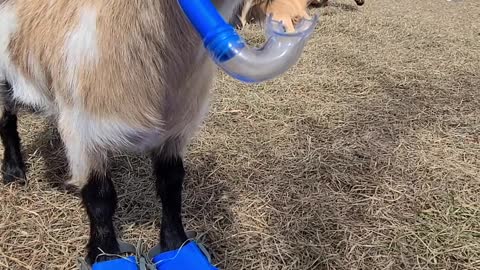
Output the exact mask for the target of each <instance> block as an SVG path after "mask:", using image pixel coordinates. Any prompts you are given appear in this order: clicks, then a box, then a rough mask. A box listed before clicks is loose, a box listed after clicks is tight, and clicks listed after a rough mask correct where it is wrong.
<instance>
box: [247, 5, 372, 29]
mask: <svg viewBox="0 0 480 270" xmlns="http://www.w3.org/2000/svg"><path fill="white" fill-rule="evenodd" d="M327 2H328V0H244V1H243V7H242V9H241V13H240V15H239V16H238V18H239V20H240V24H241V26H245V25H246V24H247V16H248V14H249V13H250V11H251V10H252V9H256V10H258V11H260V13H262V14H264V15H268V14H271V15H272V17H273V19H274V20H277V21H282V22H283V23H284V24H285V28H286V30H287V32H293V31H295V28H294V24H295V23H296V22H298V21H299V19H302V18H306V19H309V18H310V16H309V15H308V13H307V8H308V7H309V6H310V5H315V6H321V5H325V4H326V3H327ZM355 2H356V3H357V5H359V6H361V5H363V4H364V3H365V0H355Z"/></svg>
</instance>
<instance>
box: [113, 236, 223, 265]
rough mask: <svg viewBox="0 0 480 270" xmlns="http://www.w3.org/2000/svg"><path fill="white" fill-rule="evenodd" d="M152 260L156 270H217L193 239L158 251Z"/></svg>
mask: <svg viewBox="0 0 480 270" xmlns="http://www.w3.org/2000/svg"><path fill="white" fill-rule="evenodd" d="M152 261H153V263H155V265H156V267H157V270H218V269H217V268H216V267H214V266H213V265H212V264H211V263H210V262H209V261H208V258H207V257H206V256H205V254H204V253H203V252H202V250H201V249H200V248H199V247H198V245H197V243H195V242H193V241H192V242H190V243H188V244H186V245H184V246H183V247H182V248H180V249H177V250H172V251H167V252H164V253H160V254H159V255H157V256H155V257H154V258H153V260H152ZM122 270H123V269H122Z"/></svg>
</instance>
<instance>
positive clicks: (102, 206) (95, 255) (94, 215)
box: [59, 115, 120, 264]
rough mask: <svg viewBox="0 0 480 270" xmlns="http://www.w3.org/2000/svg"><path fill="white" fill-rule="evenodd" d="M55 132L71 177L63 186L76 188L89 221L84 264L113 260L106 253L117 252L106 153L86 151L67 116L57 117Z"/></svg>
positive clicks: (114, 201) (112, 190)
mask: <svg viewBox="0 0 480 270" xmlns="http://www.w3.org/2000/svg"><path fill="white" fill-rule="evenodd" d="M59 131H60V134H61V137H62V140H63V142H64V144H65V148H66V154H67V158H68V162H69V167H70V173H71V177H72V178H71V180H70V181H69V182H68V183H67V185H69V186H71V187H72V186H74V187H76V188H77V189H80V194H81V197H82V202H83V205H84V207H85V209H86V211H87V214H88V218H89V221H90V238H89V241H88V245H87V252H88V254H87V261H88V262H89V263H90V264H93V263H95V262H100V261H105V260H110V259H113V258H115V256H108V255H106V254H112V255H114V254H118V253H119V252H120V250H119V245H118V242H117V236H116V233H115V229H114V226H113V216H114V214H115V210H116V208H117V194H116V191H115V188H114V186H113V182H112V179H111V177H110V171H109V168H108V165H107V157H106V153H101V152H98V151H89V150H88V148H87V147H88V146H89V145H88V143H87V142H86V141H85V140H84V138H82V136H81V135H80V134H79V133H80V131H79V127H77V126H75V121H74V119H73V118H71V117H70V116H69V115H63V116H61V117H60V120H59ZM102 254H103V255H102ZM101 255H102V256H101Z"/></svg>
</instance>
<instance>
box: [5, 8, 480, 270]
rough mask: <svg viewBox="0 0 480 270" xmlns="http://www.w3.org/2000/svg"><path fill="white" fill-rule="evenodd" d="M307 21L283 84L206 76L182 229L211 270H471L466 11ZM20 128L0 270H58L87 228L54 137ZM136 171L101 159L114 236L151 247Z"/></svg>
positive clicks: (474, 245) (328, 15) (478, 215)
mask: <svg viewBox="0 0 480 270" xmlns="http://www.w3.org/2000/svg"><path fill="white" fill-rule="evenodd" d="M314 12H318V13H321V14H322V15H323V16H322V17H321V18H322V24H321V26H319V27H318V29H317V33H316V35H315V37H314V40H313V41H312V42H311V43H310V45H309V47H308V49H307V52H306V53H305V54H304V56H303V59H302V61H301V63H300V64H299V65H298V66H296V67H295V68H294V69H293V70H291V71H290V72H289V74H288V75H286V76H283V77H282V78H279V79H277V80H275V81H273V82H269V83H266V84H261V85H255V86H247V85H243V84H241V83H238V82H235V81H233V80H232V79H230V78H228V77H226V76H225V75H223V74H221V75H220V76H219V77H218V79H217V83H216V89H215V98H214V102H213V106H212V110H211V114H210V117H209V120H208V121H207V122H206V127H205V128H203V130H202V131H201V133H200V134H199V136H197V137H196V140H195V141H194V143H193V145H192V146H191V147H190V151H189V154H188V160H187V165H188V179H189V181H188V184H187V187H186V196H185V204H184V205H185V221H186V224H187V227H188V229H194V230H197V231H200V232H204V233H205V236H204V241H205V242H206V243H207V246H208V247H209V248H210V249H211V250H212V253H213V255H214V260H215V262H217V263H218V264H219V266H220V267H221V268H222V269H235V270H237V269H272V270H273V269H365V270H366V269H369V270H370V269H449V270H450V269H451V270H453V269H480V20H479V19H478V18H479V16H480V15H479V14H480V2H479V1H473V0H468V1H467V0H465V1H462V2H447V1H443V0H422V1H410V0H397V1H384V0H369V1H368V2H367V3H366V6H365V7H363V8H360V9H357V8H356V6H355V3H354V2H353V1H350V0H348V1H347V0H345V1H337V2H331V3H330V6H328V7H326V8H321V9H318V10H315V11H314ZM244 32H245V33H246V34H247V35H248V36H249V37H250V38H252V39H256V40H258V39H259V37H260V34H259V33H260V32H259V29H258V28H257V27H249V29H246V30H245V31H244ZM21 133H22V135H23V138H24V139H23V140H24V149H25V154H26V157H27V162H28V164H29V171H28V177H29V179H30V184H29V186H28V187H18V186H1V187H0V269H15V270H17V269H73V268H74V265H75V259H76V257H77V256H79V255H83V254H84V253H83V247H84V245H85V244H86V241H87V229H88V228H87V220H86V215H85V214H84V212H83V210H82V208H81V206H80V201H79V199H78V198H76V197H74V196H72V195H69V194H66V193H64V192H62V191H60V190H59V189H57V188H56V183H57V184H58V183H59V182H61V181H62V179H63V177H64V176H63V171H64V162H63V161H62V157H61V153H60V154H59V151H58V150H57V149H58V138H57V136H56V135H55V133H54V132H53V131H52V128H51V127H49V126H46V125H45V124H44V122H42V121H41V119H39V118H37V117H35V116H29V115H25V116H24V117H23V119H22V121H21ZM149 167H150V164H149V161H148V160H147V159H145V158H142V157H133V156H120V157H115V161H114V176H115V179H116V180H117V184H118V185H117V186H118V190H119V195H120V210H119V213H118V220H117V224H118V227H119V228H120V229H121V230H122V234H123V238H124V239H126V240H129V241H130V242H136V241H137V240H138V239H142V240H144V241H147V242H148V244H149V245H151V244H153V243H154V242H155V240H156V238H157V231H158V223H159V206H158V204H157V200H156V199H155V196H154V192H153V185H152V181H151V176H150V169H149Z"/></svg>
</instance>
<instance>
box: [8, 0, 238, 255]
mask: <svg viewBox="0 0 480 270" xmlns="http://www.w3.org/2000/svg"><path fill="white" fill-rule="evenodd" d="M212 2H213V3H214V4H215V5H216V7H217V8H218V9H219V11H220V12H221V13H222V15H223V16H224V17H225V18H226V19H228V18H230V17H231V16H232V14H233V12H234V10H235V9H236V7H237V6H238V4H239V3H240V2H241V0H213V1H212ZM214 70H215V67H214V64H213V63H212V62H211V61H210V59H209V57H208V55H207V53H206V52H205V50H204V49H203V46H202V42H201V40H200V38H199V37H197V34H196V33H195V32H194V30H193V28H192V27H191V25H190V23H189V22H188V21H187V20H186V18H185V16H184V15H183V13H182V11H181V10H180V8H179V6H178V4H177V0H117V1H107V0H75V1H69V0H49V1H32V0H0V106H1V108H0V112H1V117H0V135H1V139H2V142H3V145H4V149H5V150H4V151H5V152H4V159H3V166H2V168H3V176H4V181H5V182H11V181H14V180H16V179H24V178H25V168H24V165H23V160H22V156H21V152H20V138H19V136H18V133H17V129H16V125H17V118H16V115H15V106H14V104H25V105H29V106H33V107H35V108H37V109H41V110H43V111H44V112H46V113H47V114H48V115H50V116H52V118H53V119H54V120H55V121H56V123H57V125H58V130H59V132H60V135H61V138H62V140H63V142H64V145H65V148H66V154H67V158H68V162H69V167H70V172H71V177H72V178H71V180H70V181H69V182H68V183H69V184H71V185H76V186H77V187H78V188H79V189H80V190H81V197H82V200H83V203H84V206H85V208H86V211H87V214H88V216H89V220H90V239H89V243H88V255H87V258H88V259H89V261H90V262H91V263H92V262H93V261H94V260H95V258H97V255H99V254H100V250H102V251H104V252H105V253H109V254H115V253H117V252H118V251H119V247H118V244H117V242H116V234H115V231H114V228H113V223H112V217H113V215H114V212H115V208H116V204H117V197H116V192H115V189H114V186H113V183H112V180H111V178H110V173H109V166H108V158H107V156H108V153H109V152H112V151H133V152H139V153H150V154H151V156H152V161H153V162H152V163H153V170H154V174H155V177H156V189H157V194H158V195H159V197H160V199H161V202H162V204H163V210H162V213H163V215H162V225H161V233H160V235H161V237H160V239H161V240H160V245H161V249H162V251H166V250H171V249H176V248H179V247H180V246H181V245H182V243H183V242H184V241H185V240H186V235H185V231H184V227H183V225H182V220H181V192H182V182H183V178H184V167H183V161H182V156H183V152H184V150H185V147H186V145H187V143H188V142H189V140H190V138H191V137H192V134H193V132H194V131H195V130H196V129H197V127H198V125H199V123H200V122H201V121H202V118H203V117H204V115H205V113H206V111H207V107H208V99H209V89H210V86H211V82H212V78H213V76H214Z"/></svg>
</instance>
